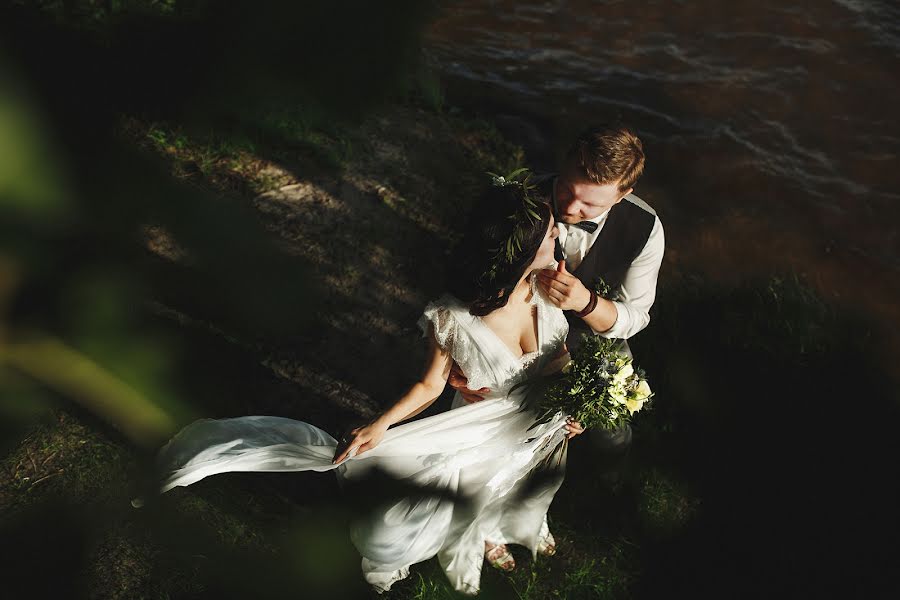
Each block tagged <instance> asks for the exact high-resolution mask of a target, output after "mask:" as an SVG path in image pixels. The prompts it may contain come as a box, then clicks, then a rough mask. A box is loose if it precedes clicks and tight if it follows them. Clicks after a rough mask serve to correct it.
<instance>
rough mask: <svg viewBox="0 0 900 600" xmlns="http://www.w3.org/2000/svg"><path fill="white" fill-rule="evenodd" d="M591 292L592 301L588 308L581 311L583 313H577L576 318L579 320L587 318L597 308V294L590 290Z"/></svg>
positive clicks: (589, 302) (589, 301)
mask: <svg viewBox="0 0 900 600" xmlns="http://www.w3.org/2000/svg"><path fill="white" fill-rule="evenodd" d="M590 292H591V299H590V300H588V303H587V306H585V307H584V308H583V309H581V311H579V312H577V313H575V316H576V317H578V318H579V319H583V318H585V317H586V316H588V315H589V314H591V312H593V310H594V309H595V308H597V292H595V291H594V290H590Z"/></svg>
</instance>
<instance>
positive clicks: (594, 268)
mask: <svg viewBox="0 0 900 600" xmlns="http://www.w3.org/2000/svg"><path fill="white" fill-rule="evenodd" d="M556 175H557V174H556V173H548V174H543V175H539V176H536V177H535V178H534V179H532V182H533V183H534V184H535V185H536V186H537V189H538V191H539V193H540V195H541V196H542V197H544V198H546V200H547V201H548V202H550V205H551V206H552V207H553V212H554V215H555V214H556V212H557V210H556V204H555V196H554V194H553V183H554V182H555V181H556ZM641 202H642V201H641ZM642 204H643V202H642ZM644 206H647V205H646V204H644ZM649 208H650V207H649V206H647V208H644V207H642V206H640V205H638V204H636V203H634V202H630V201H628V198H627V197H626V200H625V201H622V202H619V203H618V204H615V205H614V206H613V207H612V208H611V209H609V214H608V215H607V217H606V223H604V225H603V229H601V230H600V233H599V234H598V235H597V239H596V241H594V244H593V245H592V246H591V248H590V249H589V250H588V252H587V254H586V255H585V257H584V259H583V260H582V261H581V264H580V265H578V268H577V269H575V270H574V271H573V272H572V274H573V275H575V276H576V277H578V279H580V280H581V282H582V283H583V284H584V285H585V287H587V288H588V289H593V288H594V284H595V282H596V281H597V280H598V278H603V281H604V282H606V284H607V285H608V286H609V289H610V290H612V294H613V298H615V296H616V295H618V294H619V293H620V291H621V288H622V282H623V281H625V275H626V274H627V273H628V269H629V268H630V267H631V263H632V261H634V259H635V258H636V257H637V255H638V254H640V253H641V250H643V249H644V246H645V245H646V244H647V240H648V239H649V238H650V232H651V231H652V230H653V224H654V223H655V221H656V215H654V214H653V213H652V212H650V210H648V209H649ZM651 210H652V209H651ZM565 314H566V318H567V319H568V320H569V337H568V339H567V340H566V343H567V344H568V346H569V349H570V350H571V349H572V348H574V347H575V346H577V345H578V343H579V341H580V340H581V334H582V333H590V332H591V330H590V328H589V327H588V326H587V325H585V323H584V321H583V320H581V319H579V318H578V317H576V316H574V314H573V313H572V312H571V311H567V312H566V313H565ZM629 353H630V351H629Z"/></svg>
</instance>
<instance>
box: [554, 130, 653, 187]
mask: <svg viewBox="0 0 900 600" xmlns="http://www.w3.org/2000/svg"><path fill="white" fill-rule="evenodd" d="M566 160H567V161H572V162H573V163H574V165H575V166H577V167H578V168H579V169H580V170H581V172H582V174H583V175H584V176H585V177H587V178H588V179H589V180H591V181H593V182H594V183H598V184H607V183H614V182H616V181H618V182H619V191H625V190H627V189H628V188H631V187H634V184H635V183H636V182H637V180H638V179H639V178H640V176H641V174H642V173H643V172H644V146H643V144H642V143H641V140H640V138H639V137H638V136H637V135H636V134H635V133H634V131H632V129H631V128H630V127H628V126H627V125H623V124H621V123H603V124H600V125H595V126H593V127H590V128H588V129H585V130H584V131H582V132H581V133H580V134H579V135H578V137H577V138H575V141H574V142H573V143H572V145H571V146H570V147H569V150H568V152H567V153H566Z"/></svg>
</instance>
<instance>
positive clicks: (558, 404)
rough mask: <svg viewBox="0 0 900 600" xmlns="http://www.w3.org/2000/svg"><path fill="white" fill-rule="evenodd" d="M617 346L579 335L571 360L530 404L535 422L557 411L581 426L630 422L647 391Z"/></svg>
mask: <svg viewBox="0 0 900 600" xmlns="http://www.w3.org/2000/svg"><path fill="white" fill-rule="evenodd" d="M620 350H621V342H620V341H619V340H615V339H608V338H604V337H601V336H598V335H589V334H583V337H582V342H581V345H580V346H578V348H576V349H575V350H574V352H573V353H572V356H571V360H570V361H569V362H568V363H566V365H565V366H563V368H562V371H561V372H560V373H559V374H558V375H556V376H554V377H553V378H552V379H551V380H550V381H549V382H548V385H547V387H546V391H545V392H544V393H543V394H541V395H540V396H539V398H538V400H537V401H536V406H533V407H532V408H533V409H534V410H536V411H537V413H538V420H537V421H536V422H535V425H539V424H541V423H546V422H547V421H550V420H551V419H553V417H554V416H555V415H557V414H558V413H560V412H563V413H565V414H567V415H571V417H572V418H573V419H574V420H575V421H577V422H578V423H580V424H581V425H582V426H583V427H585V428H592V427H596V428H603V429H617V428H620V427H623V426H625V425H626V424H627V423H630V422H631V419H632V417H633V416H634V413H636V412H639V411H640V410H641V409H643V408H644V407H645V406H647V403H648V402H649V401H650V399H651V398H652V397H653V392H652V391H651V390H650V385H649V384H648V383H647V379H646V377H645V374H644V371H643V370H642V369H640V368H635V366H634V365H633V364H632V359H631V358H630V357H629V356H627V355H625V354H624V353H622V352H620ZM648 408H649V407H648Z"/></svg>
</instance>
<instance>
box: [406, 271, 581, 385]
mask: <svg viewBox="0 0 900 600" xmlns="http://www.w3.org/2000/svg"><path fill="white" fill-rule="evenodd" d="M529 283H530V285H531V301H530V302H531V304H532V305H533V306H536V307H537V341H538V349H537V350H535V351H534V352H528V353H526V354H524V355H523V356H520V357H519V356H515V355H514V354H513V353H512V350H510V348H509V347H508V346H507V345H506V344H505V343H504V342H503V341H502V340H501V339H500V338H499V337H498V336H497V334H496V333H494V331H493V330H492V329H491V328H490V327H488V325H487V324H486V323H485V322H484V321H483V320H482V318H481V317H477V316H474V315H472V314H470V313H469V310H468V307H467V306H466V305H465V304H464V303H463V302H462V301H460V300H459V299H457V298H455V297H454V296H451V295H449V294H445V295H443V296H441V297H440V298H438V299H437V300H435V301H433V302H430V303H429V304H428V306H426V308H425V312H424V314H423V315H422V317H421V318H420V319H419V322H418V325H419V327H420V328H421V329H422V334H423V335H424V336H427V335H428V334H429V330H430V328H431V327H433V328H434V332H435V338H436V339H437V342H438V344H439V345H440V346H441V348H443V349H444V350H446V351H448V352H449V353H450V355H451V356H452V357H453V360H454V361H455V362H456V363H457V364H458V365H459V367H460V369H461V370H462V372H463V374H465V376H466V377H467V378H468V380H469V381H468V387H469V389H473V390H477V389H480V388H483V387H487V388H490V390H491V392H490V394H488V395H487V396H485V398H486V399H489V398H494V397H500V396H504V395H506V394H507V393H508V392H509V390H510V389H511V388H512V387H513V386H514V385H516V384H517V383H519V382H520V381H522V380H523V379H525V378H527V377H529V376H531V375H533V374H534V373H536V372H538V371H540V369H542V368H543V366H544V365H545V364H546V363H547V362H548V361H549V360H550V359H552V358H553V357H554V356H555V355H556V354H557V353H558V352H559V350H560V348H561V347H562V345H563V343H564V342H565V340H566V335H567V334H568V332H569V324H568V322H567V321H566V318H565V316H564V315H563V312H562V310H560V309H559V308H558V307H556V306H554V305H553V304H552V303H551V302H550V300H549V298H547V296H546V295H545V294H544V292H543V291H542V290H541V289H540V287H539V286H538V285H536V283H535V275H534V274H532V275H531V276H530V277H529Z"/></svg>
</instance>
